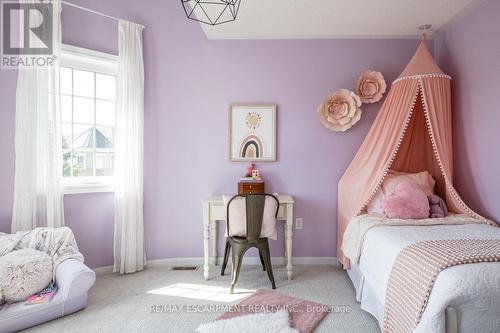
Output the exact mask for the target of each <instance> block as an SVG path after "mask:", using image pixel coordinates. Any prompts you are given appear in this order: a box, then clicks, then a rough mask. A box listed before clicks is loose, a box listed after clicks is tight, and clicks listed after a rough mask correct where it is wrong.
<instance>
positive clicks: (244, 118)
mask: <svg viewBox="0 0 500 333" xmlns="http://www.w3.org/2000/svg"><path fill="white" fill-rule="evenodd" d="M276 113H277V105H276V104H232V105H231V106H230V108H229V116H228V132H229V139H228V153H229V160H230V161H235V162H275V161H276Z"/></svg>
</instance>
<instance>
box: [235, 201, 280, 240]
mask: <svg viewBox="0 0 500 333" xmlns="http://www.w3.org/2000/svg"><path fill="white" fill-rule="evenodd" d="M267 197H271V198H273V199H274V200H275V201H276V212H275V214H274V217H275V218H276V217H277V216H278V210H279V201H278V198H276V196H274V195H272V194H269V193H255V194H237V195H235V196H233V197H232V198H231V199H230V200H229V202H228V204H227V208H226V209H227V212H226V217H227V218H226V223H227V235H228V237H231V232H230V230H229V219H230V216H229V207H230V206H231V202H233V200H234V199H236V198H245V206H246V231H247V232H246V239H247V240H248V241H249V242H254V241H257V240H258V239H259V238H260V233H261V230H262V221H263V219H264V207H265V205H266V198H267Z"/></svg>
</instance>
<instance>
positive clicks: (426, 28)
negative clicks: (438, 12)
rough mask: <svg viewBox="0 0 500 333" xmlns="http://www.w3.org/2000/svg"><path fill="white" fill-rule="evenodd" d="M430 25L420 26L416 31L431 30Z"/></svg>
mask: <svg viewBox="0 0 500 333" xmlns="http://www.w3.org/2000/svg"><path fill="white" fill-rule="evenodd" d="M431 28H432V24H422V25H421V26H419V27H418V30H422V31H428V30H431Z"/></svg>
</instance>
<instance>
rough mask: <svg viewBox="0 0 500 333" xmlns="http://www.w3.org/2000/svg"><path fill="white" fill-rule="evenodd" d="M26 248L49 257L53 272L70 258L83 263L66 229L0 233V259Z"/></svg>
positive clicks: (72, 238) (70, 232)
mask: <svg viewBox="0 0 500 333" xmlns="http://www.w3.org/2000/svg"><path fill="white" fill-rule="evenodd" d="M26 248H30V249H35V250H39V251H43V252H45V253H47V254H48V255H49V256H51V257H52V260H53V262H54V272H55V269H56V267H57V265H58V264H60V263H61V262H63V261H64V260H66V259H70V258H72V259H77V260H80V261H81V262H83V255H82V254H81V253H80V251H79V250H78V246H77V245H76V240H75V236H74V235H73V232H72V231H71V229H70V228H68V227H62V228H36V229H34V230H30V231H18V232H16V233H14V234H6V233H2V232H0V257H1V256H4V255H6V254H7V253H9V252H12V251H15V250H20V249H26Z"/></svg>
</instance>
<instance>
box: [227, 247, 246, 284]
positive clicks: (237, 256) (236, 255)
mask: <svg viewBox="0 0 500 333" xmlns="http://www.w3.org/2000/svg"><path fill="white" fill-rule="evenodd" d="M243 253H244V251H242V249H241V248H239V247H236V248H233V257H232V260H233V271H232V274H231V289H230V290H229V293H230V294H232V293H233V292H234V286H235V285H236V281H238V276H239V275H240V268H241V259H243Z"/></svg>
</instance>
